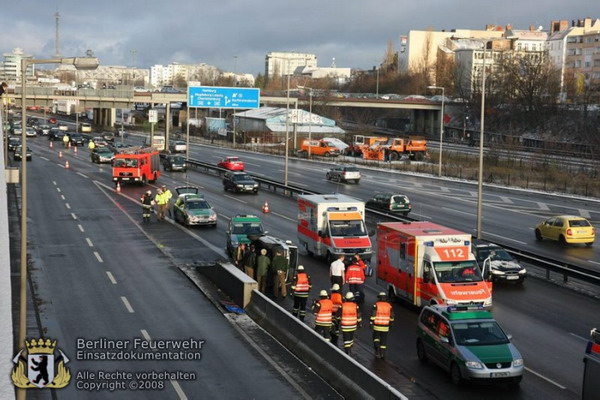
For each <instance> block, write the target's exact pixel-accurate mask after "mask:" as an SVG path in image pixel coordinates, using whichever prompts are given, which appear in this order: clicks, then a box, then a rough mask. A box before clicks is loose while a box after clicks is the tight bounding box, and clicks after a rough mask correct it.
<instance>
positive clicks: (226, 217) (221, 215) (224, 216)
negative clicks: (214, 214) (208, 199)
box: [219, 214, 231, 221]
mask: <svg viewBox="0 0 600 400" xmlns="http://www.w3.org/2000/svg"><path fill="white" fill-rule="evenodd" d="M219 216H220V217H222V218H225V219H226V220H227V221H230V220H231V218H229V217H228V216H227V215H223V214H219Z"/></svg>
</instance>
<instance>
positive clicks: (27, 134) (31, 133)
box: [25, 126, 37, 137]
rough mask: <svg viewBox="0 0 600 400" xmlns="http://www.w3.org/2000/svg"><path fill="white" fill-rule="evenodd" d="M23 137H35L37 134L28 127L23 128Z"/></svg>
mask: <svg viewBox="0 0 600 400" xmlns="http://www.w3.org/2000/svg"><path fill="white" fill-rule="evenodd" d="M25 136H27V137H37V132H36V131H35V129H33V128H32V127H30V126H28V127H27V128H25Z"/></svg>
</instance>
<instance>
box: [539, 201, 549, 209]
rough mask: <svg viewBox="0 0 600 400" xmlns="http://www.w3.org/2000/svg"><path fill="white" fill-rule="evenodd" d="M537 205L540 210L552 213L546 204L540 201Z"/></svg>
mask: <svg viewBox="0 0 600 400" xmlns="http://www.w3.org/2000/svg"><path fill="white" fill-rule="evenodd" d="M536 204H537V205H538V207H539V208H540V210H544V211H550V207H548V205H547V204H546V203H542V202H540V201H536Z"/></svg>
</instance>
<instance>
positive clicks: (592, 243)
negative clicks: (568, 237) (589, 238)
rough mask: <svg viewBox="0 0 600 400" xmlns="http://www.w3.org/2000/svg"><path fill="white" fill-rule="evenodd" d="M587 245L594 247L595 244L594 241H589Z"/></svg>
mask: <svg viewBox="0 0 600 400" xmlns="http://www.w3.org/2000/svg"><path fill="white" fill-rule="evenodd" d="M585 245H586V246H587V247H592V246H593V245H594V242H587V243H586V244H585Z"/></svg>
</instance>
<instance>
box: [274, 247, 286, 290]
mask: <svg viewBox="0 0 600 400" xmlns="http://www.w3.org/2000/svg"><path fill="white" fill-rule="evenodd" d="M287 270H288V260H287V258H285V256H284V255H283V250H281V249H277V251H275V257H273V271H274V272H275V277H274V278H275V279H274V281H273V296H275V298H277V297H279V288H280V287H281V296H283V298H284V299H285V297H286V296H287V288H286V287H285V281H286V278H287Z"/></svg>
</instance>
